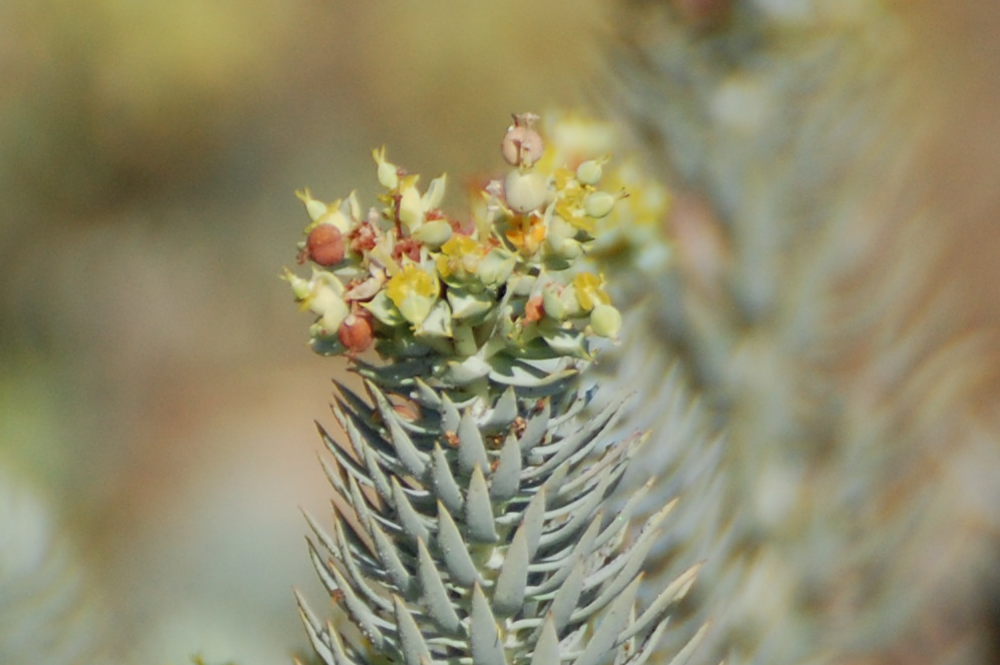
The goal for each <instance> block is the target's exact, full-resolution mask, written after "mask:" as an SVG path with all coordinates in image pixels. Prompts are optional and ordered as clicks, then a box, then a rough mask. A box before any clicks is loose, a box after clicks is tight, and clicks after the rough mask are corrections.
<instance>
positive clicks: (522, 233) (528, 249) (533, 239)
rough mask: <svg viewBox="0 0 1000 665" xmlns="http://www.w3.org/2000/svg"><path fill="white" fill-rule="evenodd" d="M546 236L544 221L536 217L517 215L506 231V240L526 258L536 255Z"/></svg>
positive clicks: (546, 229)
mask: <svg viewBox="0 0 1000 665" xmlns="http://www.w3.org/2000/svg"><path fill="white" fill-rule="evenodd" d="M547 235H548V228H547V227H546V226H545V221H544V220H543V219H542V218H541V217H539V216H537V215H527V216H521V215H518V216H517V217H514V218H513V219H512V220H511V226H510V228H509V229H507V240H510V242H511V244H513V245H514V246H515V247H517V248H518V249H519V250H521V253H522V254H524V255H526V256H531V255H532V254H534V253H536V252H537V251H538V248H539V247H541V246H542V243H543V242H544V241H545V237H546V236H547Z"/></svg>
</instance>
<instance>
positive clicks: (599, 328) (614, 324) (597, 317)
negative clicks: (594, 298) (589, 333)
mask: <svg viewBox="0 0 1000 665" xmlns="http://www.w3.org/2000/svg"><path fill="white" fill-rule="evenodd" d="M590 327H591V329H592V330H593V331H594V334H595V335H600V336H601V337H609V338H612V339H614V338H616V337H618V333H619V332H620V331H621V329H622V315H621V314H620V313H619V312H618V310H617V309H615V308H614V307H613V306H611V305H606V304H604V303H598V304H597V305H594V309H593V310H591V312H590Z"/></svg>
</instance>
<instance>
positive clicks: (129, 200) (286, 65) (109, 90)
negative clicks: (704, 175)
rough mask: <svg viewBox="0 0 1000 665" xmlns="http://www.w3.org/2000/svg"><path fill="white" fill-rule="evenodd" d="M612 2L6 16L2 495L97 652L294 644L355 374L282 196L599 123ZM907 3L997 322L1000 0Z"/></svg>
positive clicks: (168, 658)
mask: <svg viewBox="0 0 1000 665" xmlns="http://www.w3.org/2000/svg"><path fill="white" fill-rule="evenodd" d="M609 4H610V3H609V2H607V1H606V0H577V1H576V2H573V3H565V2H557V1H555V0H530V1H529V0H508V1H505V2H502V3H474V2H455V1H451V2H448V1H444V0H426V1H424V2H420V3H415V2H401V1H398V2H397V1H386V2H371V3H361V2H343V1H333V0H326V1H321V0H213V1H211V2H206V1H205V0H173V1H172V2H169V3H153V2H144V1H143V0H87V1H85V2H80V1H79V0H3V2H0V267H2V273H0V274H2V278H0V468H2V470H3V475H0V478H3V480H0V483H5V484H6V485H7V486H8V487H9V488H16V491H15V490H14V489H11V490H10V491H8V492H7V493H6V494H4V496H6V497H8V499H9V497H11V496H17V497H20V498H19V499H18V501H21V502H22V504H24V505H27V504H30V505H31V506H35V508H32V509H31V510H28V509H27V508H26V509H25V510H24V511H23V512H24V513H25V514H30V515H31V516H32V517H31V519H33V520H36V521H38V522H40V523H42V524H43V526H40V527H37V528H36V529H34V530H30V529H29V531H31V533H32V534H34V536H33V537H35V538H36V539H37V540H38V541H39V542H46V543H47V542H49V541H48V540H47V538H48V536H47V535H46V534H58V537H57V538H56V540H57V545H58V547H59V548H61V549H63V550H65V551H66V552H68V553H70V554H68V555H67V556H68V560H71V561H75V563H64V564H63V565H62V570H63V573H62V574H65V575H66V576H67V578H68V579H69V578H71V579H73V580H76V582H74V583H77V584H79V585H80V586H81V589H82V591H81V592H80V594H79V596H80V598H81V600H80V601H79V605H73V608H72V609H70V610H67V611H69V612H70V613H71V614H72V613H79V614H80V615H81V616H83V615H86V617H87V619H86V620H87V621H89V622H91V623H88V624H85V625H92V626H94V627H95V628H94V630H95V631H100V630H103V631H106V632H105V634H106V635H108V636H109V637H110V640H111V641H110V644H111V648H110V649H109V651H108V652H107V653H106V657H107V658H108V659H109V660H108V662H128V663H151V664H169V665H179V664H181V663H187V662H189V660H190V657H191V655H193V654H199V653H200V654H203V655H204V656H205V657H206V658H207V659H208V660H209V662H213V663H214V662H220V663H221V662H223V661H226V660H230V659H231V660H234V661H237V662H239V663H241V664H243V665H263V664H264V663H281V662H288V661H289V655H290V654H291V653H292V652H293V651H294V650H296V649H299V648H302V647H303V646H304V644H305V640H304V635H303V633H302V630H301V628H300V627H299V625H298V620H297V617H296V614H295V610H294V604H293V601H292V595H291V589H292V587H293V585H298V586H300V587H303V588H306V589H311V588H312V587H315V586H317V585H315V584H314V582H313V575H312V573H311V571H310V570H309V567H308V562H307V558H306V555H305V547H304V542H303V533H304V531H305V528H304V523H303V520H302V519H301V517H300V515H299V513H298V507H299V506H305V507H307V508H310V509H312V510H313V511H315V512H322V511H324V510H325V508H324V505H325V499H324V497H325V494H326V492H325V490H324V485H323V480H322V477H321V473H320V472H319V469H318V466H317V465H316V463H315V453H316V451H317V450H318V448H319V445H318V441H317V438H316V436H315V430H314V428H313V425H312V421H313V420H314V419H320V420H325V421H326V422H329V421H330V417H329V416H328V411H327V406H326V405H327V401H328V396H329V392H330V384H329V378H330V376H331V375H333V374H335V373H338V372H340V371H341V370H342V365H341V364H340V363H339V361H336V360H322V359H318V358H317V357H315V356H314V355H312V353H311V352H310V351H309V350H308V349H307V347H306V344H305V340H306V330H305V329H306V326H307V323H308V317H306V316H305V315H302V314H299V313H297V312H296V311H295V307H294V305H293V303H292V302H291V297H290V295H289V293H288V289H287V286H286V285H285V284H284V283H283V282H281V281H280V280H279V279H278V275H279V273H280V270H281V268H282V266H284V265H291V264H293V263H294V260H295V248H294V243H295V241H296V240H297V239H298V237H299V236H298V234H299V232H300V230H301V228H302V226H303V225H304V223H305V221H306V218H305V216H304V213H303V212H302V209H301V205H300V204H299V202H298V201H297V200H296V199H295V197H294V195H293V192H294V190H295V189H297V188H300V187H303V186H310V187H311V188H312V189H313V191H314V192H315V194H316V195H317V196H318V197H319V198H322V199H334V198H337V197H340V196H343V195H345V194H346V193H348V192H349V191H350V190H351V189H354V188H358V189H359V193H361V194H363V195H368V196H369V200H370V194H371V193H372V192H373V191H374V187H373V186H372V184H373V183H374V179H373V177H372V175H373V169H372V164H371V159H370V150H371V149H372V148H373V147H376V146H378V145H381V144H383V143H385V144H388V145H389V146H390V156H391V158H392V159H393V161H395V162H397V163H399V164H402V165H406V166H407V167H408V168H410V169H412V170H414V171H418V172H422V173H425V174H426V176H432V175H436V174H437V173H439V172H441V171H444V170H447V171H449V173H451V174H465V173H480V172H485V171H488V170H492V169H496V168H497V167H498V166H499V165H500V161H499V156H498V154H497V144H498V140H499V137H500V135H501V133H502V131H503V129H504V128H505V127H506V124H507V123H508V116H509V113H510V112H512V111H521V110H529V109H530V110H544V109H546V108H550V107H553V106H558V107H571V106H577V105H580V104H593V105H596V106H601V105H603V106H605V107H613V106H614V99H611V98H608V97H607V96H606V95H605V94H604V93H603V92H602V91H604V90H606V87H605V85H604V83H603V81H604V80H605V79H604V77H606V76H609V75H610V76H613V75H614V72H613V71H611V72H609V71H607V70H606V69H605V68H604V67H603V65H602V62H603V60H602V56H603V54H604V52H605V51H606V49H607V48H608V47H610V46H611V45H613V41H614V40H615V39H616V37H615V25H614V23H613V20H612V19H611V18H610V17H611V16H613V15H614V14H613V13H612V12H610V11H609ZM898 4H899V5H901V6H906V7H905V9H906V10H907V11H912V13H913V29H914V30H915V31H917V32H918V33H919V34H920V35H921V39H923V40H925V43H926V49H925V51H924V57H923V58H921V59H919V60H915V61H914V62H913V63H912V66H913V67H918V68H921V71H922V75H921V79H922V80H923V81H924V83H925V86H926V90H927V99H928V103H929V104H934V105H935V107H936V108H937V109H938V110H939V111H940V113H941V118H942V120H941V124H940V126H939V130H938V132H937V133H936V134H935V135H934V136H933V137H932V140H931V142H930V147H929V148H928V150H927V154H928V155H929V156H930V157H929V159H928V160H927V163H928V167H927V169H926V173H925V174H924V175H923V177H924V179H925V181H926V187H927V188H928V191H930V192H932V193H933V195H934V197H935V199H936V201H937V203H938V205H939V206H940V209H943V210H947V211H948V212H949V214H948V216H947V218H946V219H945V220H944V221H943V223H946V224H949V225H950V227H951V228H952V229H953V230H950V231H949V232H948V233H946V234H945V237H946V238H947V242H948V243H949V245H948V249H949V252H950V254H949V257H950V259H949V262H948V263H946V267H944V268H943V270H945V271H947V272H948V275H947V277H948V278H949V279H956V280H957V282H958V284H959V286H960V288H959V291H958V293H959V295H958V296H956V297H957V298H959V299H960V300H961V307H962V309H963V312H964V314H965V316H967V317H968V319H969V321H970V322H972V323H973V324H975V325H986V326H992V325H993V324H995V322H997V321H998V320H1000V289H997V287H996V285H997V282H998V279H1000V234H998V232H997V219H998V213H1000V188H997V186H996V182H997V181H998V177H1000V158H998V157H997V155H1000V115H998V114H997V113H996V112H995V109H996V108H997V104H998V103H1000V37H998V35H1000V6H998V5H997V4H996V3H995V2H993V0H978V1H974V0H968V1H966V2H962V3H954V2H947V1H946V0H936V1H934V2H932V1H930V0H924V1H922V2H902V1H900V2H899V3H898ZM943 277H944V276H943ZM995 360H996V359H995V358H989V359H984V362H991V363H992V362H995ZM998 392H1000V391H998V390H997V386H995V385H989V384H986V385H984V387H983V389H982V392H981V399H982V402H983V408H984V409H985V410H987V411H989V410H990V409H992V408H994V407H993V404H994V403H995V401H994V400H995V397H996V395H997V394H998ZM5 491H6V490H5ZM25 497H29V498H25ZM10 500H13V499H10ZM25 502H26V503H25ZM14 537H15V531H13V530H9V531H7V532H6V533H5V532H4V531H2V530H0V548H2V547H3V546H4V545H8V546H10V545H11V543H12V541H13V539H14ZM5 541H6V542H5ZM43 551H45V548H39V549H38V550H37V551H36V552H34V554H32V552H28V553H26V554H24V556H25V557H26V559H25V560H28V559H30V558H31V556H35V555H37V556H39V557H41V556H43V554H41V552H43ZM81 625H84V624H81Z"/></svg>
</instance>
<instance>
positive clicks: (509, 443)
mask: <svg viewBox="0 0 1000 665" xmlns="http://www.w3.org/2000/svg"><path fill="white" fill-rule="evenodd" d="M520 487H521V448H520V446H519V445H518V443H517V437H515V436H514V435H513V434H510V435H509V436H508V437H507V440H506V441H505V442H504V444H503V449H502V450H501V451H500V463H499V464H498V465H497V470H496V471H495V472H493V477H492V478H491V479H490V496H492V497H493V498H494V499H495V500H497V501H506V500H508V499H510V498H512V497H513V496H514V495H515V494H517V490H518V489H520Z"/></svg>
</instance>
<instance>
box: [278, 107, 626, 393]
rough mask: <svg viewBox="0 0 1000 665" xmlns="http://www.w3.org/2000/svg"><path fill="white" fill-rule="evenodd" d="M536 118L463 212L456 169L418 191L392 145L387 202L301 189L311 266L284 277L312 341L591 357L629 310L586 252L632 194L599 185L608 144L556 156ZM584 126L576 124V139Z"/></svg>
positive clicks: (320, 346) (392, 352)
mask: <svg viewBox="0 0 1000 665" xmlns="http://www.w3.org/2000/svg"><path fill="white" fill-rule="evenodd" d="M537 119H538V118H537V117H536V116H534V115H532V114H521V115H516V116H515V122H514V125H512V126H511V127H510V128H509V129H508V130H507V134H506V135H505V137H504V141H503V145H502V151H501V152H502V155H503V157H504V158H505V159H506V160H507V161H508V163H509V164H510V167H511V168H510V170H509V171H508V172H507V173H506V174H505V175H504V176H503V177H501V178H498V179H496V180H493V181H491V182H490V183H488V184H487V185H486V186H485V187H484V188H483V189H482V190H480V191H479V192H477V193H476V195H475V196H474V207H473V210H472V211H471V213H469V215H468V216H467V217H464V218H463V217H453V216H451V215H449V214H447V213H445V212H444V211H443V209H442V207H441V206H442V202H443V200H444V196H445V190H446V184H447V178H446V176H444V175H442V176H440V177H438V178H435V179H434V180H432V181H431V182H430V184H429V185H428V187H427V189H426V190H424V191H421V189H420V188H419V176H416V175H409V174H406V173H405V172H403V171H402V170H401V169H399V168H398V167H397V166H396V165H395V164H393V163H392V162H390V161H389V159H388V157H387V155H386V151H385V148H379V149H377V150H375V151H374V152H373V153H372V154H373V158H374V160H375V164H376V175H377V178H378V181H379V183H380V184H381V185H382V187H383V188H384V190H385V191H384V193H383V194H382V195H381V196H380V197H379V200H380V201H381V202H382V204H383V206H382V207H381V208H378V207H376V208H372V209H371V210H369V211H368V212H367V213H363V212H362V208H361V206H360V204H359V202H358V200H357V197H356V196H355V195H354V194H351V195H350V196H349V197H347V199H343V200H338V201H335V202H333V203H330V204H327V203H324V202H322V201H319V200H316V199H314V198H313V197H312V195H311V194H310V193H309V192H308V190H306V191H304V192H300V193H299V197H300V198H301V199H302V200H303V202H304V203H305V206H306V210H307V212H308V214H309V216H310V219H311V223H310V224H309V225H308V226H307V227H306V237H305V240H304V241H303V242H302V243H301V244H300V254H299V257H300V261H302V262H306V261H308V262H311V263H312V264H314V269H313V274H312V277H311V278H310V279H305V278H301V277H297V276H295V275H293V274H291V273H288V274H287V275H286V279H287V280H288V281H289V282H290V283H291V285H292V288H293V291H294V294H295V296H296V298H297V299H298V300H299V301H300V302H301V303H302V304H303V306H304V307H305V308H307V309H309V310H310V311H312V312H313V313H314V314H315V315H316V317H317V319H316V322H315V323H314V324H313V327H312V329H311V333H312V339H313V345H314V348H316V349H317V350H318V351H321V352H324V353H343V352H347V353H350V354H355V353H359V352H362V351H364V350H366V349H367V348H368V347H369V346H370V345H372V344H374V345H375V348H376V350H377V351H378V352H379V353H380V355H382V356H383V357H384V358H395V357H400V356H406V357H419V358H427V359H435V358H436V359H439V360H440V362H439V363H437V364H436V365H434V366H439V367H442V368H445V367H448V368H451V369H452V370H454V367H455V366H456V363H457V364H458V365H461V366H462V367H464V368H465V369H469V368H470V367H472V368H474V369H475V371H472V370H470V371H469V372H466V373H463V372H458V371H453V372H452V374H454V375H455V376H465V374H469V376H473V377H475V376H476V375H477V372H479V374H480V375H481V373H482V371H481V370H480V369H479V368H480V367H481V366H484V365H486V364H488V363H487V361H488V359H489V358H490V357H492V356H494V355H496V354H497V353H504V354H507V355H509V356H511V357H518V356H519V354H524V353H529V352H530V353H531V354H533V355H532V357H538V354H541V356H544V355H545V354H546V353H548V354H551V355H553V356H559V355H570V356H579V357H586V356H587V355H588V354H589V341H588V335H598V336H603V337H610V338H614V337H617V335H618V332H619V329H620V327H621V316H620V315H619V314H618V311H617V310H616V309H615V308H614V307H613V306H612V305H611V298H610V297H609V295H608V293H607V291H606V288H605V282H604V277H603V275H597V274H594V273H593V272H588V271H586V270H585V265H586V263H585V260H586V255H587V253H588V251H589V250H590V249H591V248H592V247H593V246H594V245H595V243H596V242H598V241H599V237H600V234H601V232H602V227H601V224H602V220H604V219H606V218H608V217H609V216H612V215H614V211H615V210H616V208H618V207H619V206H620V205H621V204H622V201H628V198H625V197H626V194H625V193H624V191H623V190H621V189H620V188H619V189H617V190H612V191H605V190H602V189H600V187H599V185H600V182H601V180H602V177H603V170H604V166H605V164H606V163H607V162H608V158H607V157H606V156H604V155H597V156H594V155H580V156H579V157H578V156H576V155H575V154H574V155H573V156H572V157H571V158H570V159H569V160H568V161H564V162H563V163H559V164H557V159H556V158H557V157H558V156H559V154H560V153H565V152H566V150H565V148H564V147H562V146H559V145H557V146H556V147H555V148H554V147H552V145H548V146H547V145H546V142H545V141H543V139H542V137H541V134H540V133H539V132H538V131H537V129H536V128H535V127H534V125H535V122H536V120H537ZM588 131H589V130H586V129H582V128H577V129H576V130H574V131H573V132H570V133H569V134H568V135H570V136H574V137H575V140H577V142H579V140H580V139H582V138H586V136H587V135H588ZM593 131H594V132H597V134H600V132H601V131H603V130H593ZM564 133H565V132H564ZM564 142H565V141H564ZM539 345H541V346H539ZM540 349H547V351H543V350H540ZM473 357H474V358H473ZM473 360H474V361H475V362H473ZM433 364H434V363H432V365H433ZM442 371H444V370H442Z"/></svg>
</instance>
